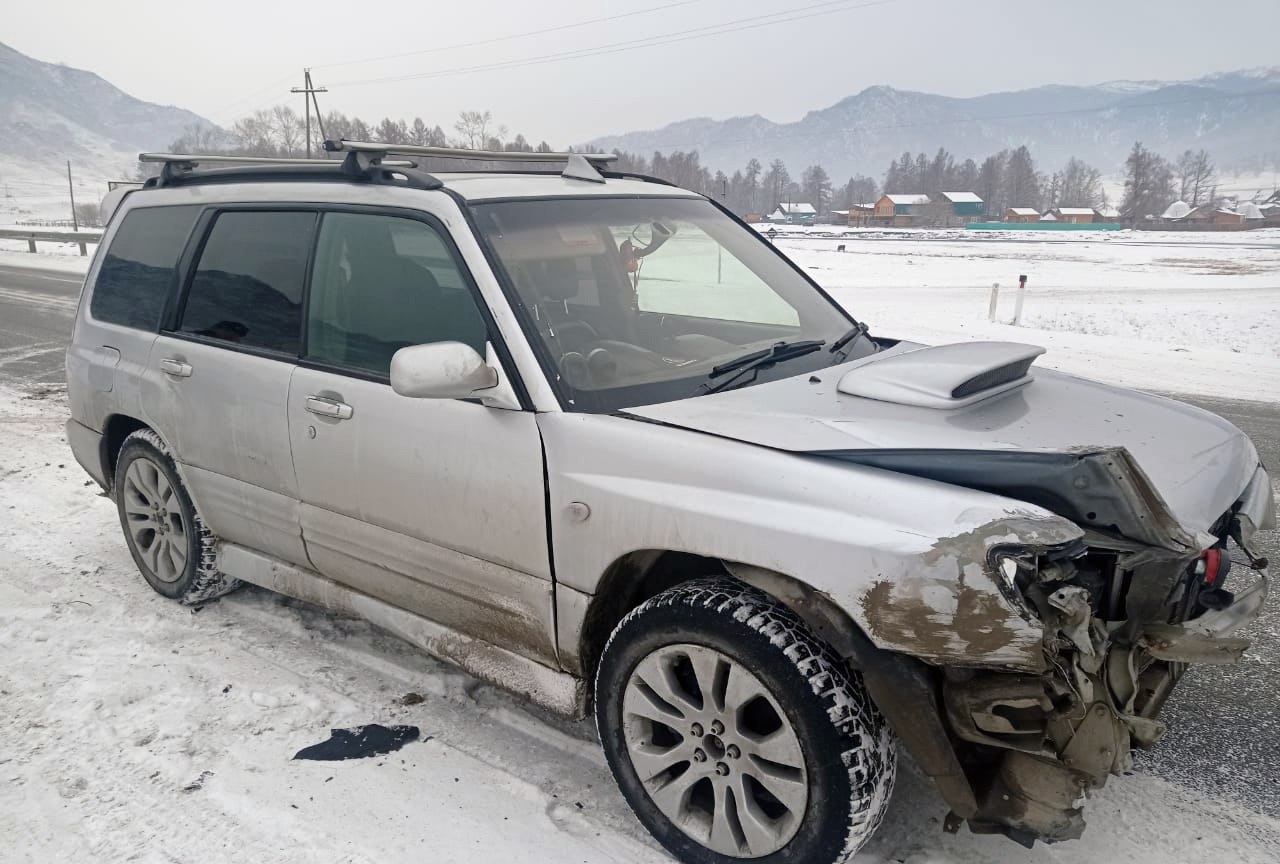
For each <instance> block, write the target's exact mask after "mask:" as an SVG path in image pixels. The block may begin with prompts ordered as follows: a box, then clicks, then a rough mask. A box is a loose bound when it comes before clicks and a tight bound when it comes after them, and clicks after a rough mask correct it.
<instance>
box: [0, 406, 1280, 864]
mask: <svg viewBox="0 0 1280 864" xmlns="http://www.w3.org/2000/svg"><path fill="white" fill-rule="evenodd" d="M65 417H66V406H65V402H64V401H63V399H62V397H61V396H60V395H58V394H56V393H55V394H52V395H45V396H42V397H33V396H32V395H31V394H23V393H17V392H13V391H5V390H0V436H3V442H2V446H0V658H3V662H0V704H2V705H3V711H0V861H3V862H5V864H19V862H21V864H28V862H29V864H51V862H93V864H98V862H117V861H138V862H144V864H152V862H156V864H159V862H175V861H178V862H201V864H230V862H237V864H238V862H247V864H248V862H252V864H292V862H297V864H329V862H342V864H357V862H359V864H364V862H368V864H401V862H403V864H408V862H414V864H418V862H428V861H429V862H460V864H461V862H467V864H474V862H502V864H516V862H548V861H555V862H579V861H580V862H592V864H594V862H659V861H666V860H669V859H667V858H666V857H665V856H664V855H663V853H662V852H661V851H660V850H659V849H657V847H656V846H655V845H654V844H653V843H652V841H650V840H649V839H648V838H647V836H646V835H645V834H644V832H643V830H642V829H641V828H640V826H639V824H638V823H637V822H636V821H635V820H634V819H633V818H632V816H631V815H630V813H629V811H628V810H627V808H626V805H625V804H624V802H623V800H622V797H621V796H620V795H619V793H618V792H617V791H616V789H615V788H614V785H613V782H612V780H611V779H610V777H609V773H608V771H607V769H606V767H605V765H604V761H603V758H602V757H601V755H600V753H599V749H598V745H597V744H596V742H595V741H594V734H593V731H592V729H591V727H590V726H589V725H588V724H586V723H569V722H565V721H560V720H555V719H553V718H549V717H545V716H543V715H541V714H538V713H536V712H534V711H532V710H531V709H528V708H526V707H525V706H524V705H523V704H522V703H520V702H519V701H518V700H516V699H513V698H511V697H508V696H506V695H505V694H503V693H501V692H499V691H497V690H495V689H493V688H491V687H488V686H485V685H481V684H479V683H478V682H476V681H475V680H474V679H472V678H470V677H469V676H467V675H465V674H462V673H460V672H457V671H455V670H453V669H451V668H450V667H448V666H446V665H444V664H441V663H438V662H436V661H434V660H431V659H430V658H427V657H425V656H423V655H421V654H419V653H417V652H416V651H414V650H413V649H410V648H408V647H407V646H405V645H404V644H402V643H400V642H398V641H396V640H395V639H393V638H391V637H388V636H384V635H382V634H379V633H378V632H377V631H375V630H374V629H373V628H371V627H369V626H368V625H366V624H363V623H361V622H358V621H353V620H349V619H345V618H338V617H333V616H330V615H328V614H325V613H322V612H319V611H317V610H315V609H313V608H311V607H309V606H306V605H304V604H300V603H295V602H292V601H289V600H286V599H283V598H281V597H277V596H273V595H270V594H268V593H266V592H263V591H259V590H254V589H244V590H241V591H239V592H237V593H236V594H233V595H231V596H229V597H226V598H223V599H222V600H221V601H219V602H217V603H214V604H212V605H209V606H207V607H205V608H203V609H200V610H199V611H198V612H193V611H192V610H190V609H186V608H183V607H181V606H178V605H176V604H173V603H172V602H170V601H167V600H164V599H163V598H161V597H160V596H159V595H157V594H155V593H153V592H152V591H151V589H150V588H149V587H147V585H146V584H145V583H144V582H143V581H142V578H141V577H140V576H139V575H138V573H137V571H136V569H135V568H134V565H133V562H132V560H131V559H130V558H129V555H128V552H127V551H126V550H125V546H124V542H123V540H122V538H121V536H120V526H119V523H118V521H117V518H116V512H115V508H114V507H113V506H112V504H111V503H110V502H109V501H108V500H107V499H105V498H103V497H101V496H100V495H98V494H97V490H96V488H95V487H93V486H91V485H87V484H89V481H88V479H87V477H86V476H85V474H84V472H83V471H82V470H81V469H80V468H79V466H78V465H76V464H75V462H74V460H73V459H72V457H71V454H70V452H69V451H68V449H67V445H66V443H65V440H64V436H63V432H62V425H63V422H64V420H65ZM408 693H415V694H419V695H420V696H421V697H422V701H421V702H418V703H416V704H411V705H406V704H403V703H404V701H405V700H404V698H403V697H404V696H405V695H406V694H408ZM370 722H380V723H384V724H392V723H408V724H413V725H416V726H418V727H419V728H420V729H421V731H422V738H423V740H421V741H419V742H417V743H412V744H409V745H407V746H406V747H404V749H402V750H400V751H399V752H396V753H392V754H390V755H388V756H385V757H381V758H373V759H361V760H355V761H350V762H338V763H325V762H299V761H292V760H291V758H290V757H291V756H292V755H293V754H294V753H295V752H296V751H298V750H299V749H300V748H302V747H306V746H308V745H310V744H314V743H317V742H319V741H323V740H324V739H325V738H327V737H328V730H329V729H330V727H345V726H351V725H358V724H363V723H370ZM944 815H945V807H944V805H943V804H942V803H941V801H940V800H939V799H938V798H937V796H936V795H935V794H934V792H933V791H932V789H931V787H930V785H929V784H928V782H927V781H926V780H924V779H923V778H922V777H921V776H920V775H919V773H918V772H917V771H916V770H915V769H914V768H913V767H912V766H911V765H910V764H909V763H904V767H903V769H902V771H901V772H900V774H899V782H898V786H897V790H896V791H895V793H894V800H893V801H892V802H891V805H890V811H889V816H888V818H887V821H886V822H885V824H884V825H883V826H882V828H881V829H880V832H879V833H878V834H877V835H876V836H875V838H873V840H872V841H871V842H870V844H869V845H868V846H867V847H866V848H865V849H864V850H863V851H862V852H861V853H860V854H859V856H858V858H857V859H856V860H857V861H859V862H864V864H873V862H875V864H880V862H883V864H889V862H901V864H942V862H955V864H1015V862H1016V864H1077V862H1078V864H1098V862H1112V861H1126V862H1132V864H1183V862H1185V864H1191V862H1217V861H1230V862H1233V864H1274V862H1275V860H1276V850H1277V849H1280V821H1278V820H1274V819H1270V818H1268V817H1265V816H1262V815H1258V814H1256V813H1253V812H1251V811H1249V810H1248V809H1247V808H1245V807H1243V806H1241V805H1239V804H1235V803H1232V802H1231V801H1229V800H1224V799H1222V798H1216V797H1215V798H1209V797H1205V796H1203V795H1200V794H1197V793H1194V792H1192V791H1189V790H1187V789H1185V788H1183V787H1180V786H1177V785H1174V784H1171V783H1169V782H1166V781H1164V780H1161V779H1159V778H1156V777H1153V776H1150V775H1146V774H1141V773H1139V774H1135V775H1132V776H1128V777H1118V778H1112V780H1111V783H1110V785H1109V786H1108V787H1107V788H1106V789H1105V790H1104V791H1103V792H1102V793H1101V794H1100V795H1098V796H1097V797H1096V798H1095V799H1094V800H1093V802H1092V803H1091V805H1090V807H1089V809H1088V811H1087V818H1088V822H1089V829H1088V830H1087V832H1086V834H1085V837H1084V838H1083V839H1081V840H1078V841H1072V842H1069V843H1064V844H1059V845H1057V846H1052V847H1045V846H1043V845H1038V846H1036V848H1034V849H1033V850H1030V851H1027V850H1024V849H1022V848H1021V847H1019V846H1016V845H1014V844H1013V843H1011V842H1009V841H1008V840H1005V839H1003V838H998V837H978V836H974V835H972V834H969V833H968V832H967V831H964V832H962V833H960V834H959V835H956V836H951V835H947V834H944V833H943V832H942V830H941V821H942V818H943V816H944Z"/></svg>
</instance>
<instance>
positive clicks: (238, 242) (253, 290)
mask: <svg viewBox="0 0 1280 864" xmlns="http://www.w3.org/2000/svg"><path fill="white" fill-rule="evenodd" d="M315 224H316V214H315V213H299V212H276V211H272V212H241V211H231V212H226V213H220V214H218V218H217V221H215V222H214V223H213V228H212V229H211V230H210V232H209V239H208V240H207V241H206V243H205V246H204V249H203V251H202V252H201V253H200V261H199V263H198V264H197V265H196V271H195V274H194V276H193V277H192V279H191V288H190V290H189V291H188V292H187V302H186V306H185V308H184V309H183V313H182V323H181V326H180V328H179V329H180V330H181V331H182V332H183V333H191V334H194V335H197V336H204V337H206V338H209V339H220V340H223V341H226V342H233V343H235V344H238V345H244V346H246V347H250V348H258V349H262V350H266V351H273V352H278V353H282V354H297V352H298V344H299V342H300V335H301V330H302V287H303V284H304V282H305V281H306V272H307V258H308V256H309V254H310V250H311V237H312V234H313V233H314V231H315Z"/></svg>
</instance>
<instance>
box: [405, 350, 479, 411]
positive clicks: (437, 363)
mask: <svg viewBox="0 0 1280 864" xmlns="http://www.w3.org/2000/svg"><path fill="white" fill-rule="evenodd" d="M497 384H498V370H496V369H494V368H493V367H492V366H490V365H488V364H487V363H485V362H484V358H483V357H481V356H480V355H479V354H477V353H476V349H474V348H472V347H471V346H470V345H464V344H462V343H461V342H432V343H430V344H427V345H412V346H410V347H408V348H401V349H400V350H399V351H397V352H396V353H395V355H394V356H393V357H392V358H391V389H392V390H394V391H395V392H396V393H398V394H400V395H401V396H409V397H412V398H415V399H465V398H467V397H469V396H474V395H476V392H477V391H479V390H487V389H489V388H491V387H495V386H497Z"/></svg>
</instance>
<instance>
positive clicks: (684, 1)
mask: <svg viewBox="0 0 1280 864" xmlns="http://www.w3.org/2000/svg"><path fill="white" fill-rule="evenodd" d="M701 2H703V0H679V2H674V3H665V4H663V5H661V6H651V7H648V8H645V9H636V10H633V11H631V12H622V13H619V14H617V15H606V16H604V17H602V18H590V19H587V20H585V21H571V22H568V23H566V24H558V25H556V26H554V27H544V28H542V29H539V30H529V31H526V32H523V33H511V34H508V35H506V36H495V37H493V38H490V39H480V40H477V41H474V42H459V43H455V44H453V45H441V46H437V47H434V48H424V49H421V50H418V51H406V52H403V53H400V54H384V55H382V56H379V57H365V58H361V59H358V60H342V61H338V62H334V63H321V64H316V65H315V66H313V67H311V68H313V69H336V68H338V67H341V66H354V65H358V64H363V63H374V62H377V61H382V60H396V59H399V58H402V57H411V56H415V55H419V54H433V53H438V52H443V51H452V50H456V49H459V48H475V47H478V46H481V45H493V44H496V43H498V42H509V41H513V40H516V39H523V38H526V37H529V36H541V35H544V34H546V33H555V32H559V31H563V30H573V29H576V28H579V27H586V26H588V25H591V24H602V23H605V22H608V21H617V20H619V19H622V18H633V17H636V16H639V15H648V14H650V13H653V12H661V11H663V10H666V9H674V8H676V7H678V6H690V5H692V4H694V3H701ZM293 75H294V73H292V72H290V73H288V74H285V75H282V76H280V77H279V78H276V79H274V80H273V81H271V83H269V84H264V85H262V86H261V87H258V88H257V89H255V90H253V91H252V92H250V93H247V94H246V95H244V96H241V97H239V98H237V99H236V100H234V101H232V102H227V103H225V104H224V105H223V106H222V107H220V108H218V109H216V110H214V111H210V112H209V113H210V114H211V115H212V116H215V117H216V116H221V115H223V114H224V113H225V112H226V111H228V110H229V109H231V108H234V107H235V106H237V105H240V104H242V103H244V102H247V101H249V100H250V99H253V98H254V97H255V96H260V95H261V94H263V93H266V92H268V91H270V90H274V89H276V88H277V87H279V86H280V85H281V84H284V83H285V82H287V81H288V80H289V79H290V78H292V77H293ZM313 101H314V99H313ZM317 110H318V109H317Z"/></svg>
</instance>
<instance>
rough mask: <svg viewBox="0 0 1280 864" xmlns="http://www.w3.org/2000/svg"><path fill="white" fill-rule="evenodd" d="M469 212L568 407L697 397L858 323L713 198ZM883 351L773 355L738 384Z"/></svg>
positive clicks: (483, 207)
mask: <svg viewBox="0 0 1280 864" xmlns="http://www.w3.org/2000/svg"><path fill="white" fill-rule="evenodd" d="M472 210H473V212H474V213H475V216H476V221H477V223H478V226H479V229H480V233H481V234H482V235H483V237H484V239H485V240H486V241H487V243H488V245H489V247H490V248H491V250H492V252H493V253H494V255H495V257H496V258H497V262H498V264H499V265H500V269H501V270H502V271H503V273H502V275H503V276H504V277H505V278H506V279H507V281H508V284H509V285H511V286H512V287H514V289H515V294H516V295H517V296H516V297H513V298H512V299H513V301H517V305H518V306H520V307H521V308H520V310H519V311H520V312H521V313H522V314H523V316H524V320H525V326H526V328H527V330H528V331H529V332H530V335H531V336H532V337H533V339H532V341H533V342H534V345H535V349H536V350H537V351H538V353H539V354H540V355H541V359H542V362H543V365H544V366H545V368H546V369H547V371H548V374H549V376H550V377H551V379H552V381H553V382H554V383H555V385H556V387H557V389H558V390H559V391H560V394H561V397H562V399H563V400H564V402H565V404H566V406H567V407H568V408H570V409H571V410H580V411H613V410H618V409H620V408H626V407H631V406H634V405H643V404H650V403H654V402H665V401H669V400H672V399H682V398H686V397H689V396H695V395H699V394H701V393H704V392H707V391H708V390H709V389H712V387H711V386H708V382H710V384H711V385H712V386H714V385H716V384H717V383H719V381H718V377H719V375H721V374H723V371H720V372H717V371H715V370H717V368H719V369H720V370H723V364H725V363H726V362H729V361H734V360H737V359H739V358H742V357H743V356H744V355H745V354H748V353H751V352H758V351H763V350H764V349H769V348H771V346H775V345H776V344H777V343H779V342H783V343H788V344H789V343H792V342H796V341H817V342H821V343H823V344H824V345H828V346H830V345H833V344H834V343H836V342H837V340H839V339H840V337H841V336H842V335H844V334H846V333H848V332H849V330H850V328H851V327H852V326H853V321H852V320H850V318H849V317H848V316H846V315H845V314H844V312H842V311H841V310H840V309H839V308H838V307H837V306H836V305H835V304H834V303H832V302H831V301H830V300H829V299H827V298H826V297H825V296H823V294H822V293H821V292H820V291H818V290H815V288H814V287H813V285H812V284H811V283H809V282H808V281H807V280H806V279H805V278H804V277H803V276H801V275H800V274H799V273H798V272H797V271H796V270H795V269H793V268H792V267H791V265H790V264H789V263H788V262H787V261H786V260H785V259H783V258H782V257H781V256H780V255H779V254H778V253H776V252H775V251H774V250H773V249H772V248H770V247H769V246H768V245H767V244H766V243H764V242H763V241H762V240H761V239H760V238H758V237H756V236H753V232H752V231H751V230H750V229H747V228H743V227H742V226H741V225H740V224H738V223H736V222H735V221H733V220H732V219H730V218H729V217H728V216H726V215H725V214H724V213H722V212H721V211H720V210H718V209H717V208H716V207H715V206H713V205H712V204H711V203H710V202H708V201H705V200H701V199H682V198H588V199H568V200H566V199H531V200H527V201H503V202H494V203H489V204H485V203H481V204H476V205H473V207H472ZM801 347H802V348H803V347H804V346H801ZM873 350H874V346H873V345H872V344H871V342H870V341H869V340H867V339H866V338H865V337H861V338H856V339H854V340H852V342H850V343H849V344H848V345H845V346H843V347H840V349H839V352H838V353H837V354H836V355H834V356H833V354H832V353H831V352H830V351H829V350H821V351H818V350H812V351H803V350H801V351H779V352H775V354H774V356H775V357H776V358H777V359H770V360H768V361H766V362H764V363H763V364H761V363H757V364H751V365H752V368H751V369H749V370H747V372H748V373H749V374H744V375H743V376H741V377H740V379H738V380H735V381H734V382H733V386H747V385H749V384H752V383H758V382H760V381H768V380H774V379H777V378H782V377H789V376H792V375H799V374H801V373H804V372H809V371H812V370H814V369H818V368H821V367H823V366H827V365H830V364H831V363H833V362H839V361H841V360H843V359H847V358H849V357H858V356H862V355H863V354H867V353H870V352H871V351H873ZM709 376H710V377H709Z"/></svg>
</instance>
